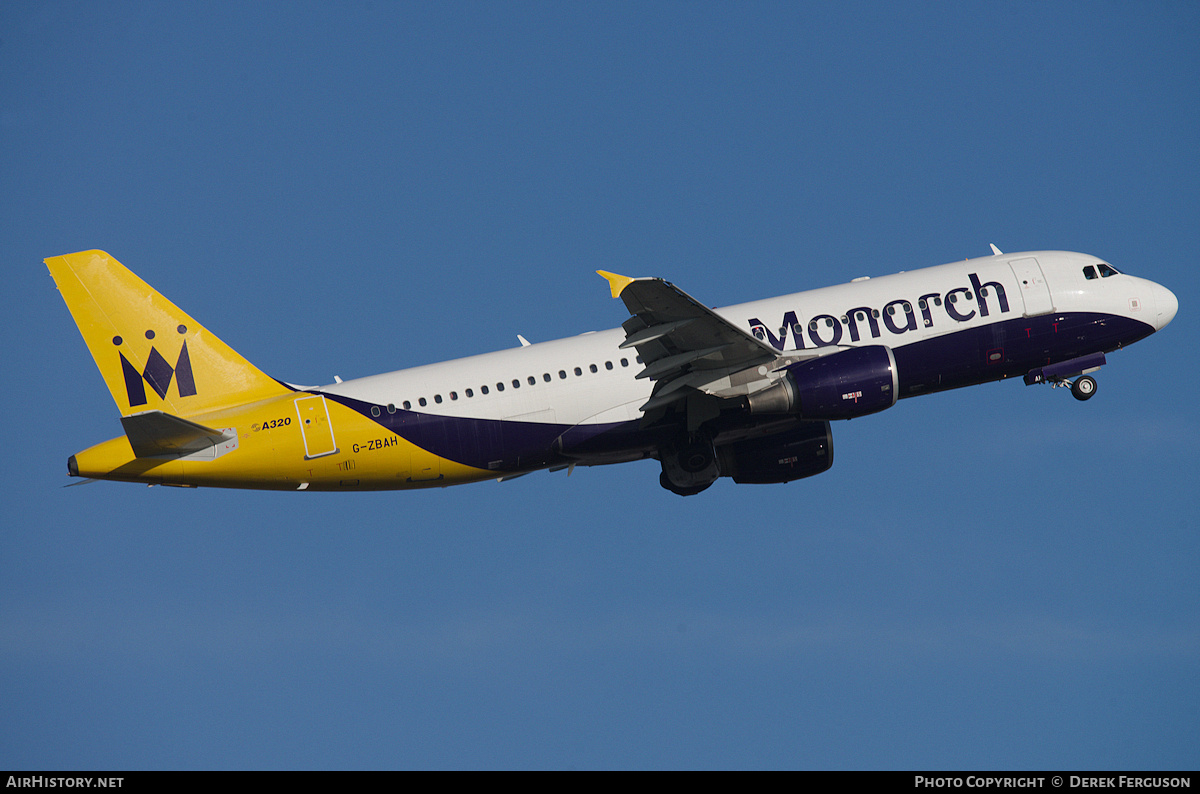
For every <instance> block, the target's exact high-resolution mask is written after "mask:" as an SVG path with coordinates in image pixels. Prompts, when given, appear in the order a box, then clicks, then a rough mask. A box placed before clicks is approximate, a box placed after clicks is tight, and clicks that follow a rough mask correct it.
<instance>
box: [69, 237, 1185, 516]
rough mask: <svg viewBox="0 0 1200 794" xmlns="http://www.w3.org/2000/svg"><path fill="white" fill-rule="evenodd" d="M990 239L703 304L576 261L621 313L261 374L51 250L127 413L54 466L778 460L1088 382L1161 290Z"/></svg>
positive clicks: (483, 467)
mask: <svg viewBox="0 0 1200 794" xmlns="http://www.w3.org/2000/svg"><path fill="white" fill-rule="evenodd" d="M991 248H992V254H991V255H990V256H984V257H981V258H976V259H967V260H964V261H961V262H954V263H951V264H944V265H939V266H935V267H929V268H924V269H920V270H912V271H908V272H901V273H897V274H895V275H890V276H883V277H877V278H870V277H866V276H864V277H861V278H856V279H854V280H853V281H851V282H850V283H847V284H841V285H836V286H830V287H825V288H822V289H815V290H810V291H807V292H798V293H795V294H791V295H784V296H781V297H776V298H770V299H766V300H760V301H755V302H751V303H742V304H738V305H735V306H728V307H725V308H720V309H711V308H709V307H707V306H706V305H704V304H702V303H700V302H699V301H697V300H696V299H695V298H692V297H691V296H690V295H688V294H687V293H685V292H683V291H682V290H680V289H679V288H678V287H676V286H674V285H673V284H671V283H669V282H667V281H664V280H663V279H661V278H630V277H627V276H621V275H618V274H615V273H610V272H607V271H597V273H599V275H601V276H602V277H604V278H605V279H606V280H607V281H608V285H609V288H610V291H611V294H612V297H613V298H620V299H621V300H622V301H623V302H624V304H625V306H626V308H627V309H628V310H629V314H630V316H629V318H628V319H627V320H625V322H624V323H622V325H621V327H620V328H615V329H612V330H609V331H602V332H588V333H585V334H582V335H580V336H574V337H570V338H567V339H558V340H554V341H548V342H542V343H539V344H530V343H529V342H528V341H527V340H526V339H525V338H524V337H522V336H519V335H518V339H519V340H520V346H519V347H513V348H510V349H506V350H500V351H497V352H493V353H485V354H482V355H476V356H472V357H469V358H462V359H458V360H454V361H446V362H442V363H437V364H428V365H425V366H418V367H413V368H411V369H404V370H400V371H398V372H391V373H387V374H382V375H373V376H370V377H365V378H359V379H355V380H347V381H342V380H341V378H335V382H334V383H333V384H330V385H326V386H320V387H305V386H297V385H293V384H290V383H286V382H284V381H281V380H277V379H275V378H272V377H270V376H268V375H266V374H265V373H263V372H262V371H261V370H259V369H258V368H257V367H255V366H254V365H253V364H251V363H250V362H249V361H247V360H246V359H244V358H242V357H241V356H240V355H238V354H237V353H236V352H234V350H233V349H232V348H230V347H229V346H228V345H226V344H225V343H224V342H222V341H221V340H220V339H219V338H217V337H216V336H215V335H213V334H212V333H211V332H210V331H208V330H207V329H206V328H204V327H203V326H202V325H200V323H198V322H197V321H196V320H194V319H193V318H192V317H191V316H189V315H188V314H186V313H184V312H183V311H182V310H180V309H179V308H178V307H176V306H175V304H173V303H171V302H170V301H168V300H167V299H166V298H164V297H163V296H162V295H160V294H159V293H158V292H156V291H155V290H154V289H152V288H151V287H150V286H149V285H148V284H146V283H145V282H144V281H142V280H141V279H140V278H138V277H137V276H136V275H134V274H133V273H132V272H130V271H129V270H128V269H126V268H125V267H124V266H123V265H122V264H121V263H120V262H118V261H117V260H116V259H114V258H112V257H111V256H109V255H108V254H107V253H105V252H103V251H83V252H80V253H74V254H66V255H63V256H55V257H50V258H49V259H46V260H45V263H46V265H47V266H48V267H49V269H50V273H51V275H52V277H53V278H54V281H55V282H56V284H57V286H58V289H59V291H60V292H61V294H62V297H63V299H64V300H65V301H66V304H67V307H68V309H69V310H70V312H71V315H72V317H73V318H74V320H75V322H76V324H77V325H78V327H79V330H80V332H81V333H82V335H83V338H84V341H85V343H86V344H87V346H88V349H89V351H90V352H91V354H92V357H93V358H94V359H95V361H96V365H97V366H98V367H99V369H100V373H101V375H102V376H103V378H104V381H105V383H106V385H107V386H108V389H109V391H110V392H111V394H112V397H113V400H114V401H115V402H116V403H117V408H118V409H119V411H120V414H121V424H122V426H123V428H124V431H125V433H124V435H122V436H118V437H117V438H114V439H111V440H109V441H106V442H104V443H101V444H98V445H96V446H93V447H91V448H89V449H86V450H84V451H82V452H78V453H76V454H75V455H72V456H70V458H69V459H68V462H67V471H68V473H69V474H70V475H71V476H72V477H78V478H85V481H91V480H118V481H125V482H139V483H147V484H150V485H156V484H160V485H170V486H181V487H197V486H216V487H226V488H255V489H270V490H291V491H359V490H385V489H410V488H429V487H445V486H449V485H456V484H459V483H468V482H476V481H482V480H500V481H506V480H509V479H512V478H515V477H519V476H522V475H525V474H528V473H530V472H533V471H539V470H550V471H560V470H563V469H567V470H568V474H570V473H571V472H572V471H573V470H574V468H575V467H576V466H596V465H602V464H609V463H621V462H626V461H634V460H643V459H648V458H653V459H657V460H658V461H659V462H660V464H661V466H662V473H661V474H660V476H659V482H660V484H661V485H662V486H663V487H664V488H666V489H667V490H669V491H672V492H674V493H676V494H679V495H681V496H690V495H693V494H697V493H699V492H701V491H703V490H704V489H706V488H708V487H709V486H710V485H712V483H713V482H715V481H716V480H717V479H718V478H719V477H729V478H731V479H732V480H733V481H734V482H735V483H784V482H789V481H792V480H798V479H801V478H804V477H810V476H813V475H816V474H820V473H821V472H824V471H826V470H828V469H829V468H830V466H832V465H833V436H832V431H831V422H835V421H838V420H845V419H853V418H856V417H860V416H866V415H869V414H873V413H877V412H879V411H883V410H886V409H887V408H890V407H891V406H893V405H895V404H896V402H897V400H899V399H901V398H907V397H914V396H917V395H923V394H929V393H932V392H939V391H944V390H947V389H956V388H960V387H964V386H971V385H975V384H981V383H987V382H991V381H999V380H1004V379H1007V378H1014V377H1021V378H1022V379H1023V380H1024V382H1025V383H1026V384H1036V383H1048V384H1051V385H1052V386H1055V387H1059V386H1061V387H1069V388H1070V391H1071V393H1072V394H1073V395H1074V396H1075V397H1076V398H1077V399H1079V400H1087V399H1090V398H1091V397H1092V396H1094V395H1095V393H1096V380H1095V378H1093V377H1092V375H1091V373H1093V372H1095V371H1096V370H1097V369H1099V368H1100V367H1101V366H1102V365H1104V364H1105V363H1106V362H1107V359H1106V355H1107V354H1109V353H1111V352H1113V351H1115V350H1118V349H1120V348H1123V347H1125V346H1127V345H1130V344H1132V343H1134V342H1136V341H1138V340H1140V339H1143V338H1145V337H1147V336H1149V335H1150V334H1152V333H1154V332H1155V331H1158V330H1160V329H1162V328H1164V327H1165V326H1166V325H1167V324H1168V323H1170V322H1171V320H1172V319H1173V318H1174V316H1175V313H1176V311H1177V309H1178V307H1179V303H1178V300H1177V299H1176V297H1175V295H1174V294H1173V293H1172V292H1171V291H1170V290H1168V289H1166V288H1165V287H1162V286H1160V285H1158V284H1156V283H1154V282H1152V281H1148V280H1146V279H1142V278H1137V277H1134V276H1130V275H1126V274H1124V273H1121V272H1119V271H1118V270H1117V269H1116V268H1114V267H1113V266H1112V265H1111V264H1109V263H1108V262H1105V261H1103V260H1101V259H1098V258H1096V257H1094V256H1090V255H1087V254H1081V253H1072V252H1066V251H1031V252H1023V253H1017V254H1004V253H1002V252H1001V251H1000V250H999V249H998V248H997V247H996V246H995V245H992V246H991ZM73 484H79V483H73Z"/></svg>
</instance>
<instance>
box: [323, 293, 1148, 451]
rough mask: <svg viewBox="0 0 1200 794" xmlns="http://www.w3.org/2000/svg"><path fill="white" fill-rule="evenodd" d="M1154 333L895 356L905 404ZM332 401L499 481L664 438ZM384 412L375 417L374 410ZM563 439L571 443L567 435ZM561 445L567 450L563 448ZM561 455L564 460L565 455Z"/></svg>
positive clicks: (1020, 339) (1099, 318) (1093, 329)
mask: <svg viewBox="0 0 1200 794" xmlns="http://www.w3.org/2000/svg"><path fill="white" fill-rule="evenodd" d="M1152 333H1154V329H1153V327H1151V326H1150V325H1147V324H1146V323H1142V322H1139V321H1137V320H1131V319H1129V318H1127V317H1121V316H1118V315H1108V314H1096V313H1072V314H1058V313H1054V314H1047V315H1044V316H1041V317H1018V318H1015V319H1012V320H1005V321H1003V322H999V323H991V324H989V325H983V326H978V327H973V328H966V329H963V330H962V331H957V332H954V333H950V334H945V335H943V336H939V337H935V338H932V339H925V340H922V341H919V342H912V343H909V344H906V345H904V346H902V347H897V348H894V349H893V353H894V354H895V358H896V369H897V370H898V378H899V384H900V397H912V396H915V395H918V394H928V393H930V392H936V391H944V390H946V389H956V388H959V387H962V386H971V385H975V384H978V383H987V382H989V381H995V380H1001V379H1003V378H1010V377H1015V376H1018V375H1024V374H1025V373H1026V372H1028V371H1029V370H1031V369H1034V368H1036V367H1042V366H1045V365H1047V364H1052V363H1054V362H1057V361H1065V360H1067V359H1071V358H1076V357H1079V356H1083V355H1086V354H1088V353H1096V352H1106V353H1107V352H1111V351H1113V350H1116V349H1117V348H1120V347H1123V346H1125V345H1129V344H1132V343H1134V342H1136V341H1138V340H1139V339H1144V338H1145V337H1147V336H1149V335H1150V334H1152ZM326 397H328V398H329V399H331V400H334V401H336V402H338V403H341V404H342V405H344V406H346V407H347V408H351V409H353V410H355V411H357V412H358V413H360V414H362V415H363V416H365V417H367V418H368V419H371V420H372V421H374V422H377V423H378V424H380V425H382V426H383V427H385V428H387V429H388V430H390V431H392V432H393V433H395V434H396V435H398V436H400V437H402V438H404V439H405V440H406V441H409V442H411V443H413V444H415V445H417V446H418V447H421V448H422V449H425V450H427V451H429V452H431V453H433V454H435V455H438V456H440V457H443V458H446V459H448V460H452V461H455V462H457V463H462V464H464V465H467V466H474V467H476V468H480V469H492V470H496V471H520V470H530V469H537V468H543V467H546V466H552V465H554V464H555V463H561V462H569V461H571V460H574V459H575V456H572V455H570V454H569V453H570V452H572V451H575V450H578V451H580V452H595V453H613V452H616V451H619V450H622V449H631V450H633V449H651V448H653V447H654V446H656V445H657V444H659V443H661V442H662V441H663V439H662V435H661V434H662V431H661V430H657V431H655V430H651V431H643V430H641V429H640V428H639V424H640V423H639V422H638V421H631V422H619V423H609V424H594V425H575V426H572V425H565V424H546V423H540V422H518V421H511V420H500V419H478V418H467V417H453V416H442V415H439V414H434V413H421V412H417V411H405V410H402V409H399V408H397V409H396V410H395V413H388V411H387V408H386V407H385V406H382V405H374V404H372V403H368V402H363V401H361V400H355V399H353V398H350V397H343V396H340V395H337V394H329V393H326ZM372 408H375V409H377V410H378V411H379V414H380V415H379V416H372V415H371V409H372ZM713 421H714V422H715V423H717V424H718V425H719V427H717V428H715V429H716V430H717V431H718V432H723V431H726V430H730V429H732V428H733V427H734V426H736V425H737V424H738V423H739V422H741V423H757V422H761V421H762V418H761V417H750V415H749V414H743V413H740V412H730V413H728V414H722V416H721V417H720V418H718V419H716V420H713ZM564 434H565V435H564ZM560 436H562V441H559V438H560ZM564 444H565V451H566V452H567V453H568V454H567V455H564V454H563V451H564Z"/></svg>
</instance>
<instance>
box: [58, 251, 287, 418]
mask: <svg viewBox="0 0 1200 794" xmlns="http://www.w3.org/2000/svg"><path fill="white" fill-rule="evenodd" d="M45 261H46V265H47V267H49V268H50V275H51V276H53V277H54V281H55V282H56V283H57V284H58V290H59V292H61V293H62V296H63V300H65V301H66V302H67V308H68V309H70V310H71V316H72V317H74V318H75V324H76V325H78V326H79V331H80V333H82V334H83V341H84V342H86V343H87V346H88V350H89V351H91V354H92V358H94V359H95V360H96V366H98V367H99V368H100V374H101V375H103V376H104V382H105V383H106V384H107V385H108V390H109V391H110V392H111V393H112V396H113V399H114V400H116V403H117V408H118V409H120V411H121V415H122V416H129V415H130V414H136V413H141V412H143V411H151V410H159V411H165V412H167V413H170V414H174V415H176V416H195V415H197V414H203V413H208V412H210V411H217V410H220V409H222V408H227V407H230V406H233V405H238V404H241V403H248V402H253V401H255V400H261V399H265V398H268V397H273V396H275V395H278V394H286V393H287V392H288V389H287V387H285V386H283V385H282V384H281V383H279V382H278V381H276V380H275V379H274V378H271V377H269V376H267V375H266V374H264V373H263V372H262V371H261V370H259V369H258V368H257V367H255V366H254V365H253V364H251V363H250V362H249V361H247V360H246V359H244V358H242V357H241V356H240V355H238V354H237V353H236V352H234V350H233V349H232V348H231V347H229V345H227V344H225V343H224V342H222V341H221V340H220V339H218V338H217V337H216V336H214V335H213V334H212V333H211V332H209V331H208V329H206V328H205V327H204V326H202V325H200V323H198V322H196V321H195V320H193V319H192V318H191V317H189V316H188V315H187V314H185V313H184V312H183V311H181V310H180V309H179V307H177V306H176V305H175V304H173V303H171V302H170V301H169V300H167V299H166V298H164V297H163V296H162V295H160V294H158V292H156V291H155V290H154V289H153V288H152V287H151V286H150V285H149V284H147V283H146V282H144V281H142V280H141V279H140V278H138V277H137V276H135V275H134V274H133V273H131V272H130V271H129V270H128V269H127V268H126V267H125V266H124V265H122V264H121V263H120V262H118V261H117V260H115V259H113V258H112V257H111V256H109V255H108V254H106V253H104V252H103V251H81V252H80V253H77V254H65V255H63V256H52V257H50V258H49V259H47V260H45Z"/></svg>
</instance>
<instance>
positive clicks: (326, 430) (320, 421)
mask: <svg viewBox="0 0 1200 794" xmlns="http://www.w3.org/2000/svg"><path fill="white" fill-rule="evenodd" d="M296 415H297V416H298V417H299V418H300V435H301V437H302V438H303V439H304V459H305V460H312V459H313V458H320V457H324V456H325V455H332V454H333V453H335V452H337V451H338V450H337V445H336V444H335V443H334V440H333V423H332V422H330V421H329V406H328V405H326V404H325V395H323V394H314V395H312V396H310V397H301V398H299V399H298V400H296Z"/></svg>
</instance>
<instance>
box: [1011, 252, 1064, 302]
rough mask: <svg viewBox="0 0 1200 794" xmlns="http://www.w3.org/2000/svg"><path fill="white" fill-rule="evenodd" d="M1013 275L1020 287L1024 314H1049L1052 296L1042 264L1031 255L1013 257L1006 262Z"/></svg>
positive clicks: (1052, 300)
mask: <svg viewBox="0 0 1200 794" xmlns="http://www.w3.org/2000/svg"><path fill="white" fill-rule="evenodd" d="M1008 266H1009V267H1011V268H1012V272H1013V275H1014V276H1016V277H1017V286H1018V287H1020V288H1021V299H1022V300H1023V301H1024V302H1025V316H1026V317H1036V316H1038V315H1039V314H1049V313H1050V312H1052V311H1054V298H1053V297H1052V296H1051V294H1050V285H1049V284H1047V283H1046V276H1045V275H1044V274H1043V273H1042V266H1041V265H1039V264H1038V261H1037V260H1036V259H1034V258H1033V257H1027V258H1025V259H1014V260H1012V261H1011V262H1009V263H1008Z"/></svg>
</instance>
